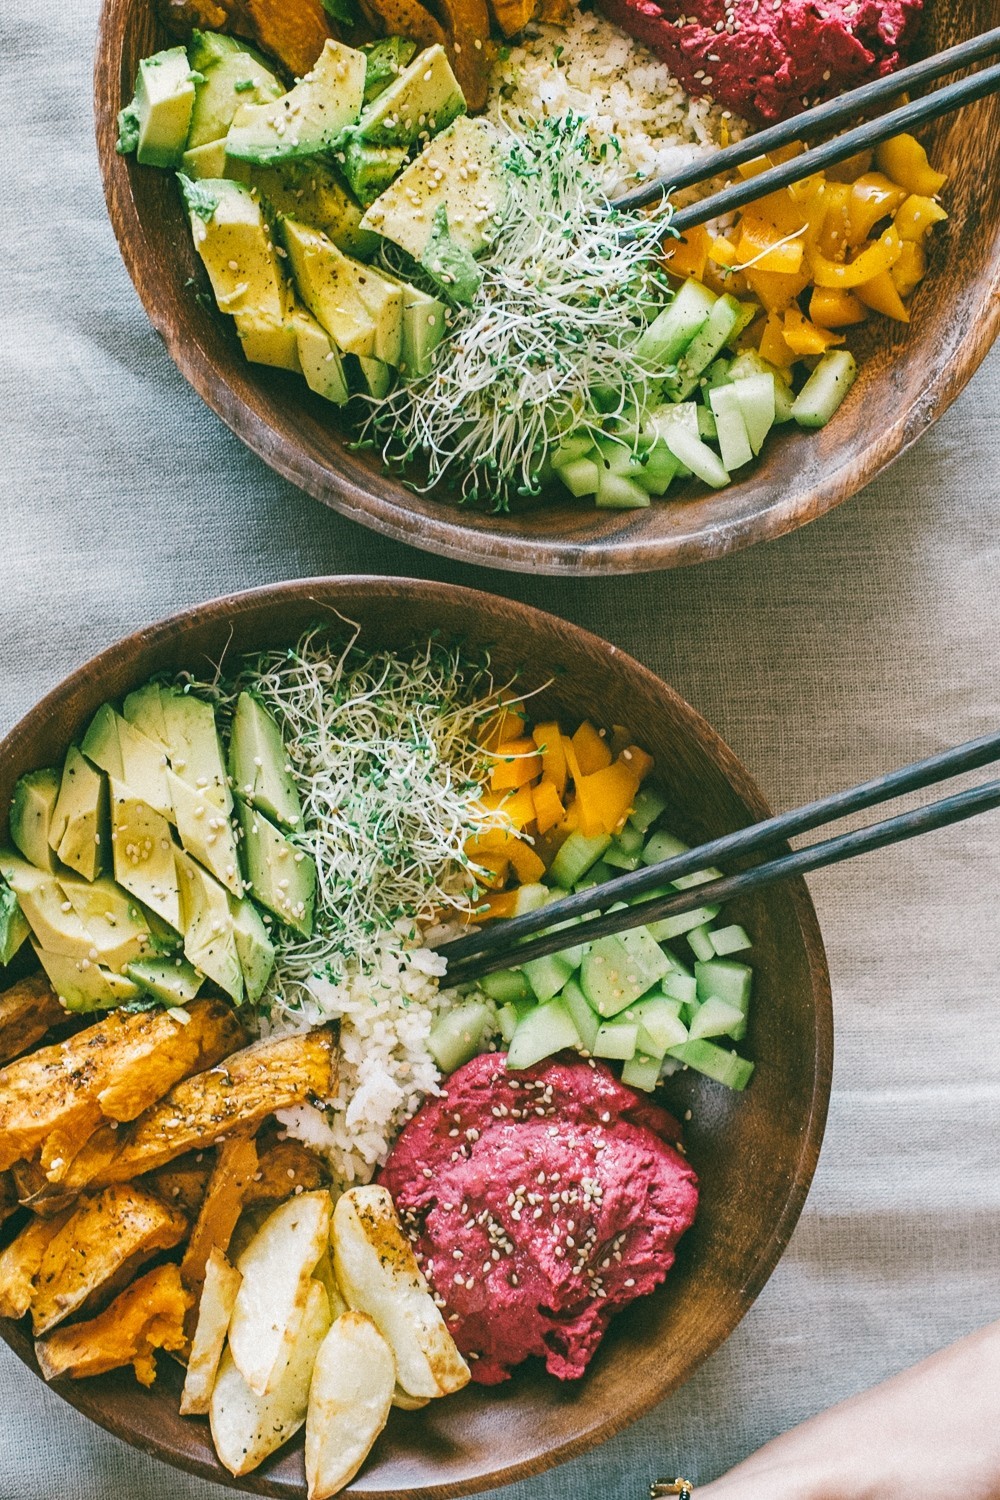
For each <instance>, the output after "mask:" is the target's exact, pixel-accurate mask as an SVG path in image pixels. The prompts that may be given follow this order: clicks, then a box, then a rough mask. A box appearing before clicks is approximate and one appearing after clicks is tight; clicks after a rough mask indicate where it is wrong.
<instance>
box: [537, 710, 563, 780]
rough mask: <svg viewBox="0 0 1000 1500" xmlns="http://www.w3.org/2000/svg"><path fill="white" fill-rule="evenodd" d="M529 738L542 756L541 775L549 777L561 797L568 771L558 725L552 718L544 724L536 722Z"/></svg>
mask: <svg viewBox="0 0 1000 1500" xmlns="http://www.w3.org/2000/svg"><path fill="white" fill-rule="evenodd" d="M531 738H532V739H533V740H534V742H535V744H536V745H537V746H538V751H539V754H540V755H541V757H542V775H543V776H547V777H548V778H549V780H550V781H551V782H552V784H553V786H554V787H555V789H556V791H557V792H558V794H559V796H560V797H561V796H562V795H563V793H564V792H565V790H566V777H567V775H568V771H567V767H566V752H565V750H564V749H563V742H562V731H561V730H560V728H559V725H558V724H557V723H556V722H555V720H554V719H552V720H547V721H546V722H545V723H544V724H536V725H535V727H534V729H533V730H532V731H531Z"/></svg>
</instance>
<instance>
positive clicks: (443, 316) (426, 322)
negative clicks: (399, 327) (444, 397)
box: [380, 269, 448, 380]
mask: <svg viewBox="0 0 1000 1500" xmlns="http://www.w3.org/2000/svg"><path fill="white" fill-rule="evenodd" d="M380 274H381V275H382V276H383V277H384V278H385V280H386V281H394V282H395V283H396V285H397V286H398V287H400V288H401V290H402V293H403V350H402V355H401V357H400V361H399V372H400V374H401V375H405V376H407V378H409V379H411V380H412V379H413V378H414V377H415V376H420V375H426V374H427V373H428V372H429V370H430V368H431V364H432V360H433V355H434V350H435V349H436V348H437V346H438V344H440V342H441V340H442V339H443V338H444V336H445V333H446V332H447V329H448V310H447V308H446V307H445V305H444V303H443V302H439V301H438V299H437V298H436V297H430V296H428V294H427V293H426V292H422V291H420V290H419V288H418V287H415V286H411V285H410V283H409V282H408V281H401V280H400V279H399V277H397V276H393V275H391V274H390V273H389V272H388V271H385V270H381V269H380Z"/></svg>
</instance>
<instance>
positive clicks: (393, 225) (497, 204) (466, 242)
mask: <svg viewBox="0 0 1000 1500" xmlns="http://www.w3.org/2000/svg"><path fill="white" fill-rule="evenodd" d="M499 162H500V136H499V134H498V132H497V130H496V127H495V126H493V125H491V124H490V123H489V121H488V120H482V119H477V120H472V119H470V118H469V117H468V115H460V116H459V117H458V119H457V120H455V121H454V122H453V123H452V124H451V125H449V126H448V128H447V130H443V131H442V132H441V134H440V135H438V136H436V137H435V139H434V140H433V141H431V142H430V143H429V144H428V145H426V146H425V147H424V149H423V151H422V152H421V153H420V155H419V156H418V157H416V158H415V160H413V161H411V162H410V165H409V166H408V167H407V168H405V170H404V171H402V172H401V173H400V175H399V176H398V177H397V178H396V180H395V182H394V183H393V184H392V186H391V187H389V188H387V189H386V191H385V192H384V193H383V194H382V196H381V197H380V198H377V199H376V200H375V202H374V203H373V204H372V205H371V207H370V208H369V209H368V210H367V211H366V213H365V216H364V218H363V219H362V220H361V227H362V229H371V230H373V231H374V232H375V233H376V234H380V235H382V236H383V238H385V239H387V240H392V241H393V243H394V244H397V245H399V246H400V247H401V248H402V249H403V250H405V251H406V252H407V254H408V255H411V256H412V257H413V259H414V260H415V261H417V262H421V261H422V260H423V258H424V252H425V251H426V249H427V247H428V244H429V242H430V240H431V237H432V235H433V233H434V213H435V210H436V209H437V208H438V207H440V206H443V207H444V208H445V210H446V212H447V216H448V218H447V223H448V232H449V235H450V236H451V238H452V240H453V241H454V242H455V244H456V245H460V246H461V247H462V248H463V249H465V250H467V251H468V252H469V254H470V255H473V256H474V255H480V254H481V253H482V252H483V250H485V249H486V247H487V245H489V244H491V243H492V241H493V240H494V239H495V238H496V235H497V233H498V231H499V228H500V226H501V224H502V213H503V205H504V190H503V179H502V174H501V171H500V166H499Z"/></svg>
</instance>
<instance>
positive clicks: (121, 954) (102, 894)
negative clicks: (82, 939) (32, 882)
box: [59, 875, 153, 974]
mask: <svg viewBox="0 0 1000 1500" xmlns="http://www.w3.org/2000/svg"><path fill="white" fill-rule="evenodd" d="M59 885H60V888H61V890H62V892H63V895H64V896H65V898H66V900H67V901H68V902H69V904H70V906H71V907H72V908H73V910H74V912H75V913H76V915H77V916H78V917H79V918H80V921H81V922H82V923H83V925H84V927H85V928H86V929H87V932H88V933H89V935H90V939H91V948H90V952H89V953H88V955H87V956H88V957H89V958H90V959H91V960H92V961H93V962H95V963H100V964H102V965H103V966H104V967H105V968H108V969H111V970H113V972H114V973H116V974H120V973H121V972H122V970H123V969H124V968H125V966H126V964H128V963H131V962H132V960H133V959H138V958H142V957H143V955H144V954H146V953H148V952H150V950H151V949H152V945H153V939H152V936H151V934H150V931H149V925H148V923H147V922H146V920H145V918H144V917H143V915H142V912H141V911H140V910H139V908H138V906H137V905H136V903H135V901H133V900H131V899H130V898H129V897H128V896H127V895H126V893H125V892H124V891H123V890H122V888H121V886H119V885H116V884H115V882H114V881H113V880H109V879H107V877H105V878H103V879H100V880H93V881H86V880H75V879H73V878H72V877H70V876H65V875H64V876H63V877H62V879H61V880H60V881H59Z"/></svg>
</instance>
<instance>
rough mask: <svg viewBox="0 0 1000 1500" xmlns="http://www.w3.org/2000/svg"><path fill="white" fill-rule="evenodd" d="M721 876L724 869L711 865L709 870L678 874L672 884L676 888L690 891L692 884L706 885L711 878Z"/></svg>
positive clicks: (717, 878) (719, 878)
mask: <svg viewBox="0 0 1000 1500" xmlns="http://www.w3.org/2000/svg"><path fill="white" fill-rule="evenodd" d="M721 878H722V871H721V870H717V869H716V868H715V866H714V865H710V866H709V868H708V869H707V870H692V871H691V874H690V875H678V877H677V879H676V880H675V881H673V882H672V884H673V886H674V889H675V890H678V891H688V890H690V889H691V887H692V886H695V885H705V884H707V882H708V881H710V880H721Z"/></svg>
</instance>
